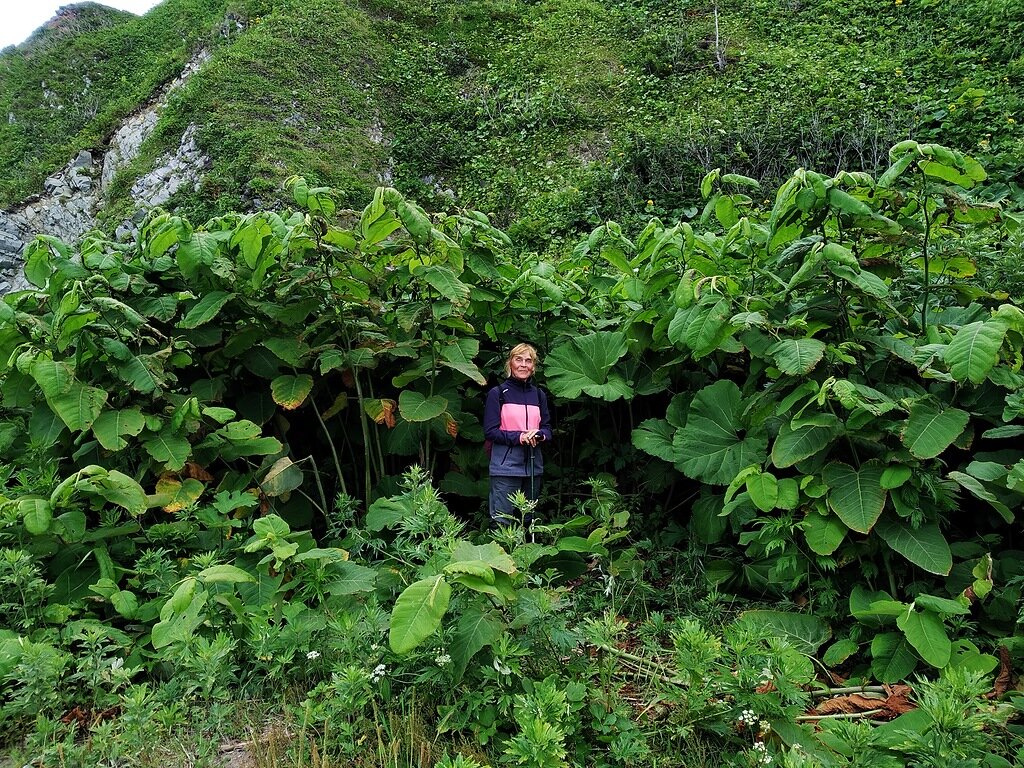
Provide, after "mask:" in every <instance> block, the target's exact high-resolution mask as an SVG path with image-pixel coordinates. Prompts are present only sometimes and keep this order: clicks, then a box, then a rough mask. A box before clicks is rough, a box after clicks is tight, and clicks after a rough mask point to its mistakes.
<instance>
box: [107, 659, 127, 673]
mask: <svg viewBox="0 0 1024 768" xmlns="http://www.w3.org/2000/svg"><path fill="white" fill-rule="evenodd" d="M123 666H124V659H114V660H113V661H112V662H110V669H111V671H113V672H116V671H117V670H119V669H120V668H121V667H123Z"/></svg>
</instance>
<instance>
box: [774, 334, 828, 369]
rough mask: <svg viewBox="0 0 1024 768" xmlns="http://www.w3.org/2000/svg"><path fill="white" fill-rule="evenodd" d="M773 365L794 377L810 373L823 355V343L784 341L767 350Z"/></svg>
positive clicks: (814, 340) (803, 340) (799, 340)
mask: <svg viewBox="0 0 1024 768" xmlns="http://www.w3.org/2000/svg"><path fill="white" fill-rule="evenodd" d="M768 354H769V355H771V356H772V357H773V358H774V359H775V365H776V366H778V368H779V370H780V371H782V372H783V373H789V374H792V375H795V376H798V375H803V374H805V373H810V372H811V370H812V369H813V368H814V366H816V365H817V364H818V361H820V360H821V358H822V356H823V355H824V354H825V343H824V342H822V341H818V340H817V339H784V340H783V341H780V342H778V343H776V344H773V345H772V346H771V347H769V348H768Z"/></svg>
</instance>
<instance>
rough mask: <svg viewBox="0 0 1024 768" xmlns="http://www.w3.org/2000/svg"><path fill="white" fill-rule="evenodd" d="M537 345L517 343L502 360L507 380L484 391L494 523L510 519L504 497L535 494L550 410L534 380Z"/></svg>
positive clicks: (548, 432) (511, 509)
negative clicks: (517, 493) (534, 346)
mask: <svg viewBox="0 0 1024 768" xmlns="http://www.w3.org/2000/svg"><path fill="white" fill-rule="evenodd" d="M537 363H538V359H537V350H536V349H534V348H533V347H532V346H530V345H529V344H519V345H517V346H515V347H513V348H512V351H511V352H509V355H508V360H507V361H506V363H505V375H506V376H507V377H508V378H507V380H506V381H505V382H504V383H502V384H499V385H498V386H497V387H494V388H493V389H492V390H491V391H490V392H488V393H487V404H486V405H485V406H484V436H485V437H486V438H487V441H488V443H489V444H490V446H491V451H490V453H491V462H490V466H489V468H488V471H489V474H490V476H491V492H490V503H489V507H490V513H491V520H493V521H494V523H495V524H496V525H509V524H510V523H512V522H513V521H514V520H515V508H514V507H513V505H512V502H511V501H510V499H509V497H510V496H511V495H512V494H514V493H515V492H516V491H522V492H523V494H524V495H525V496H526V498H527V499H529V500H530V501H535V500H536V499H537V497H538V496H539V495H540V481H541V477H542V476H543V474H544V457H543V456H542V455H541V451H540V447H539V446H540V444H541V443H543V442H547V441H548V440H550V439H551V414H550V413H549V411H548V398H547V395H545V394H544V390H542V389H541V388H540V387H538V386H537V385H536V384H534V382H533V373H534V370H535V369H536V366H537Z"/></svg>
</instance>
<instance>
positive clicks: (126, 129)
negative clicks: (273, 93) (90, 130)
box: [0, 50, 210, 295]
mask: <svg viewBox="0 0 1024 768" xmlns="http://www.w3.org/2000/svg"><path fill="white" fill-rule="evenodd" d="M209 58H210V54H209V52H208V51H205V50H204V51H200V52H199V53H198V54H197V55H196V56H195V57H193V59H192V60H191V61H190V62H189V63H188V64H187V65H186V66H185V68H184V70H182V73H181V74H180V75H179V76H178V77H177V78H176V79H175V80H174V81H173V82H171V83H169V84H168V85H167V86H166V87H165V88H164V89H163V90H162V91H161V93H160V94H159V95H158V96H157V98H156V99H155V100H154V101H153V103H151V104H149V105H148V106H146V107H144V108H143V109H141V110H140V111H138V112H136V113H135V114H133V115H130V116H129V117H128V118H126V119H125V120H124V122H123V123H122V124H121V125H120V126H119V127H118V129H117V130H116V131H115V132H114V134H113V135H112V136H111V138H110V141H109V144H108V146H107V147H106V148H105V150H104V151H103V152H102V153H93V152H89V151H88V150H82V151H81V152H79V153H78V155H77V156H76V157H75V158H74V159H73V160H72V161H71V162H69V163H68V164H67V165H66V166H65V167H64V168H63V169H62V170H61V171H59V172H58V173H55V174H53V175H51V176H49V177H48V178H47V179H46V181H45V182H44V185H43V192H42V193H41V194H39V195H37V196H35V197H32V198H30V199H28V200H26V201H24V202H22V203H20V204H19V205H16V206H14V207H13V208H11V209H8V210H6V211H0V295H2V294H4V293H7V292H9V291H12V290H20V289H22V288H26V287H28V286H27V283H26V282H25V278H24V275H23V274H22V266H23V259H22V254H23V252H24V248H25V245H26V243H28V242H29V241H30V240H32V238H34V237H35V236H36V235H40V234H48V235H53V236H54V237H58V238H60V239H61V240H63V241H65V242H67V243H72V244H74V243H77V242H78V241H80V240H81V238H82V236H83V235H84V234H85V233H86V232H88V231H89V230H90V229H93V228H95V226H96V215H97V213H98V212H99V211H100V209H102V207H103V204H104V194H105V193H106V191H107V189H108V188H109V186H110V182H111V181H112V180H113V179H114V176H115V175H116V174H117V172H118V171H120V170H121V169H123V168H125V167H126V166H127V165H128V164H129V163H131V162H132V161H133V160H135V159H136V158H137V157H138V156H139V153H140V151H141V149H142V145H143V144H144V143H145V141H146V139H148V138H149V137H150V136H151V135H152V133H153V130H154V129H155V128H156V124H157V120H158V119H159V116H160V110H161V109H162V108H163V106H164V104H166V102H167V95H168V94H169V93H170V92H171V91H173V90H174V89H175V88H178V87H179V86H181V84H182V83H184V82H185V80H187V79H188V78H189V77H190V76H191V75H192V74H194V73H195V72H196V71H197V70H198V69H199V68H200V67H201V66H202V65H203V64H204V63H206V61H207V60H209ZM12 117H13V116H12ZM196 132H197V129H196V126H194V125H190V126H188V128H187V129H186V130H185V132H184V135H182V137H181V143H180V144H179V146H178V149H177V150H176V151H175V152H174V153H173V154H170V155H167V156H165V157H163V158H161V159H160V160H159V162H158V164H157V165H158V167H157V168H156V169H154V170H153V171H151V172H150V173H148V174H146V175H145V176H143V177H142V178H140V179H138V180H137V181H136V182H135V184H133V185H132V196H133V197H135V199H136V202H137V205H138V208H137V211H136V214H137V215H136V216H134V217H132V219H129V220H128V221H126V222H124V223H123V224H122V225H121V226H120V227H118V228H117V232H116V235H117V236H118V237H125V236H128V235H130V234H133V233H134V232H135V231H136V230H137V228H138V222H139V221H141V220H142V219H144V218H145V212H146V211H147V210H148V209H149V208H153V207H156V206H159V205H163V204H164V203H166V202H167V201H168V200H169V199H170V197H171V195H173V194H174V193H175V192H177V191H178V190H179V189H181V188H182V187H183V186H184V185H186V184H189V185H192V187H193V188H198V185H199V182H200V179H201V177H202V172H203V170H205V169H206V168H207V167H208V166H209V158H207V157H205V156H204V155H203V154H202V152H201V151H200V150H199V147H198V145H197V144H196Z"/></svg>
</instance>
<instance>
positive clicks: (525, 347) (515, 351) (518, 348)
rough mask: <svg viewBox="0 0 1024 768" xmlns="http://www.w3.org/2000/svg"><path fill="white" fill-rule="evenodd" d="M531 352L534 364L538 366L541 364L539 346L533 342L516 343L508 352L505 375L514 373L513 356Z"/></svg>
mask: <svg viewBox="0 0 1024 768" xmlns="http://www.w3.org/2000/svg"><path fill="white" fill-rule="evenodd" d="M527 352H529V353H530V357H531V358H533V366H534V368H536V367H537V366H538V365H540V356H539V355H538V354H537V348H536V347H534V346H533V345H532V344H516V345H515V346H514V347H512V349H511V350H510V351H509V353H508V358H507V359H506V360H505V375H506V376H511V375H512V358H514V357H516V356H517V355H523V354H525V353H527Z"/></svg>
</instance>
